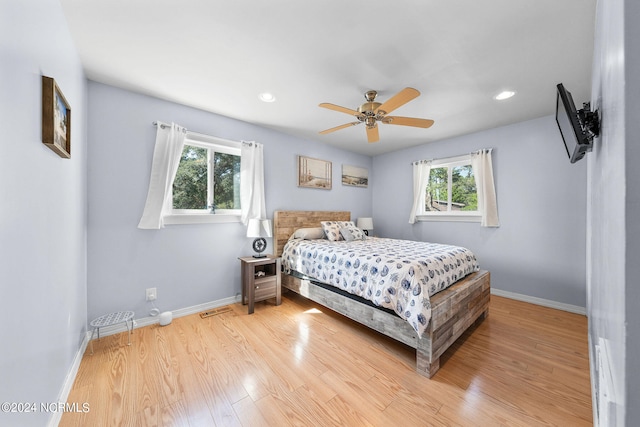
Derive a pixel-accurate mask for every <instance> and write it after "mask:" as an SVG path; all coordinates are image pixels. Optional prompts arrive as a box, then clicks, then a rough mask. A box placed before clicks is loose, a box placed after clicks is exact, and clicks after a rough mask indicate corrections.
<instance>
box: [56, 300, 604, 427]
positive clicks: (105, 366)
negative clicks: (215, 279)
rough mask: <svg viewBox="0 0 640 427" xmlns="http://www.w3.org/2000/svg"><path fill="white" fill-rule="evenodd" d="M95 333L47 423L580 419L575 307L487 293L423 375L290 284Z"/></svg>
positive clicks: (587, 414) (581, 369)
mask: <svg viewBox="0 0 640 427" xmlns="http://www.w3.org/2000/svg"><path fill="white" fill-rule="evenodd" d="M232 307H233V310H232V311H230V312H228V313H225V314H219V315H216V316H213V317H209V318H206V319H201V318H200V317H199V316H198V315H192V316H187V317H182V318H178V319H174V321H173V323H172V324H171V325H169V326H165V327H160V326H157V325H154V326H148V327H145V328H140V329H136V330H134V333H133V335H132V345H131V346H127V345H126V342H127V337H126V333H123V334H119V335H113V336H109V337H103V338H101V339H100V340H99V341H95V342H94V344H95V354H94V355H91V354H89V351H87V353H86V354H85V355H84V358H83V360H82V364H81V366H80V370H79V372H78V375H77V377H76V380H75V384H74V386H73V389H72V391H71V393H70V395H69V400H68V402H69V403H75V402H77V403H78V404H79V406H80V407H81V406H82V404H83V403H84V402H88V403H89V405H90V411H89V412H87V413H65V414H64V415H63V417H62V422H61V423H60V426H120V425H123V426H222V425H242V426H286V425H301V426H314V425H317V426H345V425H346V426H360V425H365V426H369V425H373V426H400V425H406V426H425V425H435V426H445V425H446V426H449V425H462V426H535V425H558V426H582V425H584V426H588V425H592V411H591V393H590V383H589V365H588V349H587V319H586V317H584V316H581V315H576V314H571V313H566V312H562V311H558V310H553V309H549V308H544V307H540V306H535V305H531V304H527V303H522V302H518V301H514V300H509V299H506V298H500V297H496V296H492V300H491V308H490V310H489V317H488V318H487V319H485V320H484V322H482V323H481V324H480V325H479V326H477V327H476V328H475V329H474V330H473V331H471V332H467V333H466V334H465V335H463V336H462V337H461V339H460V340H458V342H457V343H456V344H454V346H453V347H452V348H451V349H449V350H448V351H447V353H445V355H444V356H443V357H442V359H441V369H440V371H439V372H438V373H437V374H436V375H435V377H433V378H432V379H430V380H429V379H427V378H424V377H422V376H420V375H418V374H416V373H415V372H414V366H415V350H412V349H411V348H409V347H406V346H404V345H402V344H399V343H397V342H395V341H393V340H391V339H388V338H386V337H384V336H382V335H379V334H377V333H375V332H372V331H370V330H369V329H366V328H364V327H361V326H359V325H357V324H355V323H353V322H351V321H350V320H348V319H346V318H344V317H342V316H340V315H337V314H335V313H332V312H331V311H329V310H326V309H324V308H322V307H321V306H319V305H316V304H314V303H312V302H309V301H307V300H305V299H303V298H301V297H298V296H296V295H293V294H291V293H289V294H287V295H285V296H283V302H282V305H280V306H277V307H276V306H274V305H272V304H270V303H269V302H265V303H257V304H256V309H255V313H254V314H253V315H250V316H249V315H247V314H246V306H242V305H240V304H237V305H234V306H232Z"/></svg>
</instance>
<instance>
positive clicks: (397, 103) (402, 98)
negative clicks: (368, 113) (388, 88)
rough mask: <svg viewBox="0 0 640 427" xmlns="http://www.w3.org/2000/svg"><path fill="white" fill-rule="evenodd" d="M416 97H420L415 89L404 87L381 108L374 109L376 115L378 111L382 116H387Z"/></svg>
mask: <svg viewBox="0 0 640 427" xmlns="http://www.w3.org/2000/svg"><path fill="white" fill-rule="evenodd" d="M418 96H420V92H418V91H417V90H416V89H414V88H412V87H405V88H404V89H402V90H401V91H400V92H398V93H396V94H395V95H393V96H392V97H391V98H389V99H388V100H387V101H386V102H385V103H383V104H382V105H381V106H379V107H378V108H376V110H375V112H376V113H377V112H378V111H384V114H389V113H390V112H392V111H393V110H395V109H396V108H398V107H401V106H403V105H404V104H406V103H407V102H409V101H411V100H412V99H415V98H417V97H418Z"/></svg>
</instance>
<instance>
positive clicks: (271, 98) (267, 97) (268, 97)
mask: <svg viewBox="0 0 640 427" xmlns="http://www.w3.org/2000/svg"><path fill="white" fill-rule="evenodd" d="M260 99H261V100H263V101H264V102H273V101H275V100H276V97H275V96H274V95H273V94H272V93H269V92H263V93H261V94H260Z"/></svg>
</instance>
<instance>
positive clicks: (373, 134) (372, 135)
mask: <svg viewBox="0 0 640 427" xmlns="http://www.w3.org/2000/svg"><path fill="white" fill-rule="evenodd" d="M367 141H369V142H378V141H380V134H379V133H378V125H375V126H373V127H367Z"/></svg>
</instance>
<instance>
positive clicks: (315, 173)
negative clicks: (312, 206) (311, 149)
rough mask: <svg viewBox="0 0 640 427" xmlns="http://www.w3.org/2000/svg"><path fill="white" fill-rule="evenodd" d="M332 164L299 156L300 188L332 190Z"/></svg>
mask: <svg viewBox="0 0 640 427" xmlns="http://www.w3.org/2000/svg"><path fill="white" fill-rule="evenodd" d="M331 173H332V171H331V162H329V161H327V160H320V159H314V158H311V157H306V156H298V187H305V188H320V189H322V190H331Z"/></svg>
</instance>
